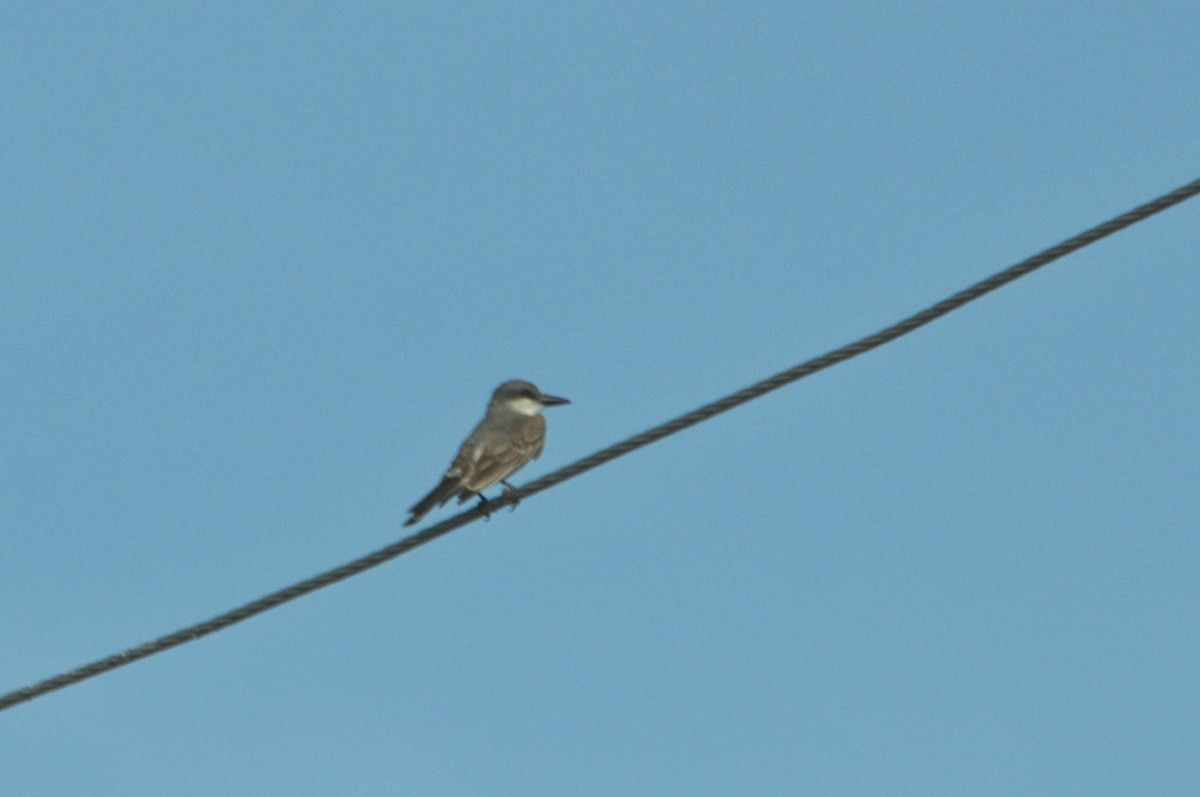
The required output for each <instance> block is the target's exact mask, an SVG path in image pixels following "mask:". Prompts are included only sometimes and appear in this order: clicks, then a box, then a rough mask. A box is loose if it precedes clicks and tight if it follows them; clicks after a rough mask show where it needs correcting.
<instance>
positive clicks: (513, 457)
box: [404, 379, 571, 526]
mask: <svg viewBox="0 0 1200 797" xmlns="http://www.w3.org/2000/svg"><path fill="white" fill-rule="evenodd" d="M570 403H571V402H569V401H567V400H566V399H564V398H559V397H557V396H547V395H546V394H545V393H543V392H542V391H540V390H538V388H537V386H536V385H534V384H532V383H531V382H525V381H522V380H519V379H514V380H512V381H510V382H505V383H504V384H502V385H500V387H498V388H496V392H494V393H493V394H492V400H491V402H490V403H489V404H488V409H487V414H486V415H484V416H483V420H482V421H480V422H479V425H478V426H476V427H475V430H474V431H473V432H471V435H470V437H468V438H467V439H466V441H465V442H464V443H463V444H462V447H461V448H460V449H459V450H458V456H456V457H455V458H454V461H453V462H452V463H450V468H449V470H447V471H446V474H445V476H443V477H442V481H441V482H440V483H439V484H438V486H437V487H434V488H433V490H432V491H430V493H429V495H427V496H425V497H424V498H422V499H421V500H420V501H418V502H417V503H416V504H414V505H413V507H412V508H411V509H410V510H409V512H410V513H411V515H410V517H409V519H408V520H407V521H405V523H404V525H406V526H411V525H413V524H414V523H416V522H417V521H418V520H420V519H421V518H422V517H424V515H425V514H426V513H427V512H429V511H430V510H431V509H433V508H434V507H437V506H442V505H443V504H445V503H447V502H448V501H450V500H451V499H453V498H455V497H457V498H458V502H459V503H460V504H461V503H463V502H464V501H466V500H468V499H470V498H472V497H476V496H478V497H479V498H480V500H483V501H486V500H487V499H485V498H484V497H483V495H482V493H483V491H484V490H486V489H487V488H489V487H491V486H493V485H495V484H498V483H504V485H505V487H511V485H509V484H508V483H507V482H506V481H505V479H507V478H508V477H509V476H511V475H512V474H513V473H516V472H517V471H518V470H520V469H521V468H522V467H523V466H524V465H525V464H526V463H528V462H529V461H530V460H532V459H537V458H538V457H539V456H541V454H542V448H543V447H544V446H545V445H546V419H545V418H543V417H542V415H541V412H542V410H543V409H545V408H546V407H553V406H556V405H558V404H570Z"/></svg>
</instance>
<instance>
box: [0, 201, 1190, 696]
mask: <svg viewBox="0 0 1200 797" xmlns="http://www.w3.org/2000/svg"><path fill="white" fill-rule="evenodd" d="M1197 194H1200V180H1195V181H1193V182H1191V183H1188V184H1187V185H1184V186H1182V187H1180V188H1177V189H1175V190H1174V191H1172V192H1170V193H1169V194H1164V195H1163V196H1161V197H1159V198H1157V199H1154V200H1151V201H1150V202H1147V203H1146V204H1144V205H1141V206H1139V207H1137V208H1134V209H1133V210H1131V211H1129V212H1128V213H1123V214H1122V215H1120V216H1117V217H1116V218H1113V219H1110V220H1109V221H1106V222H1104V223H1103V224H1100V225H1098V226H1096V227H1093V228H1091V229H1090V230H1087V231H1086V232H1083V233H1080V234H1079V235H1076V236H1075V237H1073V238H1069V239H1067V240H1066V241H1063V242H1062V243H1060V244H1057V245H1055V246H1052V247H1050V248H1049V249H1046V250H1045V251H1043V252H1040V253H1038V254H1036V255H1034V256H1033V257H1031V258H1029V259H1027V260H1022V261H1021V262H1020V263H1017V264H1015V265H1012V266H1009V267H1008V268H1006V269H1004V270H1003V271H1001V272H998V273H996V274H993V275H992V276H990V277H988V278H987V279H985V280H982V281H980V282H977V283H975V284H974V285H972V286H970V287H969V288H965V289H964V290H961V291H959V292H958V293H956V294H954V295H953V296H949V297H947V298H945V299H943V300H942V301H940V302H938V303H937V304H935V305H933V306H931V307H927V308H926V309H924V310H922V311H920V312H919V313H916V314H915V315H911V316H909V317H908V318H905V319H904V320H902V321H900V322H898V323H896V324H893V325H892V326H890V327H887V328H886V329H881V330H879V331H878V332H876V333H874V334H872V335H868V336H867V337H865V338H862V339H861V340H857V341H855V342H854V343H851V344H849V345H846V346H843V347H841V348H840V349H835V350H833V351H831V352H828V353H826V354H823V355H821V356H820V357H816V358H813V359H811V360H808V361H807V362H803V363H801V364H799V365H797V366H795V367H793V368H789V369H788V370H786V371H781V372H780V373H778V374H775V375H774V376H772V377H768V378H767V379H764V380H762V381H761V382H758V383H756V384H753V385H751V386H749V387H747V388H744V389H742V390H739V391H738V392H736V393H733V394H731V395H728V396H725V397H724V398H721V399H718V400H717V401H714V402H712V403H710V404H705V405H704V406H703V407H700V408H698V409H695V410H692V411H691V412H689V413H687V414H686V415H681V416H679V417H678V418H675V419H673V420H670V421H667V422H666V423H664V424H662V425H660V426H656V427H654V428H653V429H649V430H647V431H645V432H642V433H641V434H639V435H634V436H633V437H630V438H629V439H627V440H623V441H621V442H620V443H617V444H615V445H612V446H609V447H608V448H606V449H604V450H602V451H597V452H596V453H595V454H592V455H591V456H588V457H584V458H583V459H581V460H578V461H577V462H574V463H572V464H570V465H567V466H566V467H564V468H559V469H558V470H556V471H554V472H553V473H549V474H547V475H545V476H543V477H542V478H540V479H536V480H534V481H532V482H530V483H529V484H527V485H525V486H524V487H521V488H518V489H517V490H514V491H512V492H506V493H505V494H504V495H503V496H501V497H499V498H496V499H493V500H491V501H489V502H488V510H489V512H492V511H495V510H496V509H499V508H502V507H504V506H508V505H510V504H514V503H516V502H518V501H520V500H522V499H524V498H528V497H529V496H531V495H535V494H537V493H540V492H542V491H543V490H549V489H550V488H551V487H554V486H555V485H558V484H561V483H562V482H565V481H566V480H567V479H573V478H575V477H576V476H578V475H580V474H582V473H585V472H587V471H589V470H591V469H592V468H596V467H599V466H600V465H603V464H605V463H606V462H611V461H612V460H614V459H616V458H617V457H621V456H624V455H625V454H628V453H630V452H631V451H635V450H637V449H639V448H641V447H643V446H647V445H650V444H651V443H654V442H657V441H659V440H661V439H663V438H664V437H667V436H669V435H673V434H675V433H676V432H680V431H682V430H684V429H686V428H688V427H689V426H694V425H695V424H698V423H700V422H702V421H706V420H708V419H709V418H712V417H714V416H716V415H720V414H721V413H723V412H727V411H729V410H731V409H733V408H734V407H737V406H740V405H742V404H745V403H746V402H748V401H752V400H754V399H756V398H758V397H760V396H762V395H765V394H766V393H770V392H771V391H772V390H778V389H779V388H781V387H783V386H784V385H788V384H791V383H792V382H795V381H797V380H799V379H803V378H804V377H806V376H811V375H812V374H815V373H816V372H817V371H821V370H824V369H825V368H829V367H830V366H832V365H837V364H838V363H841V362H845V361H846V360H849V359H851V358H854V357H857V356H859V355H860V354H865V353H866V352H868V351H870V350H871V349H874V348H877V347H879V346H882V345H883V344H885V343H889V342H891V341H893V340H895V339H896V338H899V337H902V336H904V335H907V334H908V333H910V332H912V331H914V330H916V329H919V328H921V327H923V326H925V325H926V324H928V323H929V322H931V321H934V320H936V319H938V318H941V317H942V316H944V315H946V314H947V313H950V312H953V311H954V310H957V309H958V308H960V307H962V306H963V305H965V304H968V303H970V302H973V301H975V300H976V299H978V298H980V297H981V296H984V295H985V294H988V293H991V292H992V291H994V290H996V289H997V288H1001V287H1003V286H1005V285H1007V284H1008V283H1010V282H1013V281H1015V280H1018V279H1020V278H1021V277H1024V276H1025V275H1026V274H1029V273H1030V272H1032V271H1035V270H1037V269H1039V268H1041V267H1042V266H1045V265H1047V264H1049V263H1052V262H1054V261H1055V260H1058V259H1059V258H1062V257H1065V256H1066V255H1069V254H1071V253H1072V252H1076V251H1078V250H1080V249H1082V248H1084V247H1085V246H1088V245H1090V244H1093V243H1095V242H1096V241H1099V240H1100V239H1101V238H1105V237H1107V236H1109V235H1112V234H1113V233H1115V232H1118V231H1120V230H1123V229H1125V228H1126V227H1130V226H1132V225H1134V224H1137V223H1138V222H1140V221H1143V220H1145V219H1147V218H1149V217H1150V216H1153V215H1155V214H1156V213H1161V212H1162V211H1164V210H1166V209H1167V208H1170V207H1173V206H1175V205H1178V204H1179V203H1181V202H1184V201H1186V200H1188V199H1191V198H1192V197H1194V196H1196V195H1197ZM483 514H484V513H483V512H482V511H481V509H480V508H479V507H474V508H471V509H468V510H465V511H463V512H460V513H459V514H457V515H455V516H454V517H451V518H448V519H447V520H443V521H442V522H441V523H437V524H434V525H433V526H430V527H429V528H427V529H425V530H423V531H419V532H417V533H416V534H413V535H411V536H408V537H405V538H404V539H402V540H399V541H397V542H394V543H392V544H391V545H389V546H387V547H385V548H380V549H379V550H378V551H375V552H373V553H370V554H367V555H366V556H363V557H361V558H359V559H355V560H354V561H352V562H347V563H346V564H344V565H341V566H340V567H335V568H334V569H332V570H328V571H326V572H324V573H321V574H319V575H316V576H313V577H312V578H308V579H305V580H304V581H300V582H298V583H296V584H292V585H291V586H289V587H284V588H283V589H281V590H278V591H276V592H272V593H271V594H269V595H265V596H263V597H261V598H259V599H258V600H256V601H252V602H250V603H247V604H245V605H244V606H239V607H238V608H236V609H233V610H232V611H228V612H225V613H224V614H220V615H217V616H216V617H213V618H211V619H209V620H205V621H204V622H201V623H197V624H195V625H192V626H189V627H187V628H184V629H182V630H179V631H176V632H175V633H172V634H168V635H166V636H162V637H159V638H158V639H154V640H152V641H150V642H146V643H145V644H142V645H138V646H137V647H133V648H129V649H128V650H125V651H122V652H120V653H117V654H114V655H112V656H108V657H107V658H103V659H99V660H97V661H94V662H92V663H90V664H85V665H84V666H82V667H79V668H77V669H74V670H71V671H69V672H65V673H62V674H60V675H56V676H54V677H52V678H47V679H45V680H43V681H39V682H37V683H35V684H31V685H29V686H26V687H24V688H21V689H17V690H15V691H13V692H9V693H8V694H5V695H0V711H3V710H5V709H8V708H11V707H13V706H15V705H17V704H18V703H24V702H25V701H28V700H33V699H34V698H36V697H40V696H42V695H44V694H47V693H49V692H53V691H55V690H57V689H62V688H64V687H67V686H71V685H72V684H76V683H79V682H80V681H83V680H86V679H88V678H91V677H93V676H96V675H100V674H101V673H105V672H108V671H109V670H115V669H117V668H118V667H124V666H125V665H126V664H132V663H133V662H135V661H137V660H138V659H144V658H146V657H148V656H153V655H154V654H156V653H161V652H163V651H164V650H169V649H170V648H173V647H176V646H178V645H182V644H185V643H187V642H191V641H193V640H196V639H199V638H200V637H203V636H207V635H209V634H212V633H215V632H217V631H220V630H222V629H225V628H228V627H229V626H231V625H234V624H235V623H240V622H241V621H243V620H247V619H249V618H251V617H253V616H255V615H256V614H261V613H262V612H265V611H268V610H269V609H274V608H275V607H277V606H281V605H283V604H284V603H287V602H288V601H291V600H295V599H296V598H299V597H300V596H302V595H307V594H308V593H310V592H315V591H316V590H318V589H322V588H324V587H328V586H329V585H331V584H335V583H337V582H338V581H341V580H343V579H346V578H350V577H351V576H354V575H357V574H359V573H361V572H363V571H364V570H370V569H371V568H372V567H375V566H377V565H381V564H383V563H384V562H387V561H389V560H391V559H395V558H396V557H397V556H401V555H402V554H406V553H408V552H409V551H411V550H413V549H414V548H419V547H420V546H422V545H424V544H425V543H427V542H432V541H433V540H436V539H437V538H438V537H441V536H442V535H444V534H449V533H450V532H451V531H454V530H455V529H457V528H460V527H462V526H465V525H467V524H468V523H472V522H474V521H476V520H478V519H479V518H480V517H483Z"/></svg>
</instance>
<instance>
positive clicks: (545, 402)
mask: <svg viewBox="0 0 1200 797" xmlns="http://www.w3.org/2000/svg"><path fill="white" fill-rule="evenodd" d="M538 401H540V402H541V403H542V406H543V407H556V406H558V405H559V404H570V403H571V401H570V400H569V399H565V398H559V397H558V396H547V395H546V394H545V393H543V394H542V397H541V398H540V399H538Z"/></svg>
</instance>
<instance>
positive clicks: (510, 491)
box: [500, 479, 521, 512]
mask: <svg viewBox="0 0 1200 797" xmlns="http://www.w3.org/2000/svg"><path fill="white" fill-rule="evenodd" d="M500 483H501V484H503V485H504V497H508V496H509V495H512V494H513V493H515V492H516V491H517V488H516V487H513V486H512V485H511V484H509V483H508V482H506V481H505V480H504V479H501V480H500ZM519 503H521V499H520V498H516V499H514V500H513V502H512V503H511V504H509V505H508V511H509V512H516V511H517V504H519Z"/></svg>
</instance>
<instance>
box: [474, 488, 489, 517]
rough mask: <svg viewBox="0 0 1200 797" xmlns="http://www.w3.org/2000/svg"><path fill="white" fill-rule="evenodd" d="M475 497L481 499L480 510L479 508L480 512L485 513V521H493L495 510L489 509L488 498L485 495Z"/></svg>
mask: <svg viewBox="0 0 1200 797" xmlns="http://www.w3.org/2000/svg"><path fill="white" fill-rule="evenodd" d="M475 497H476V498H478V499H479V504H478V508H479V511H480V512H482V513H483V519H484V520H491V519H492V511H493V510H491V509H488V503H489V501H488V499H487V496H486V495H484V494H483V493H475Z"/></svg>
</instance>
